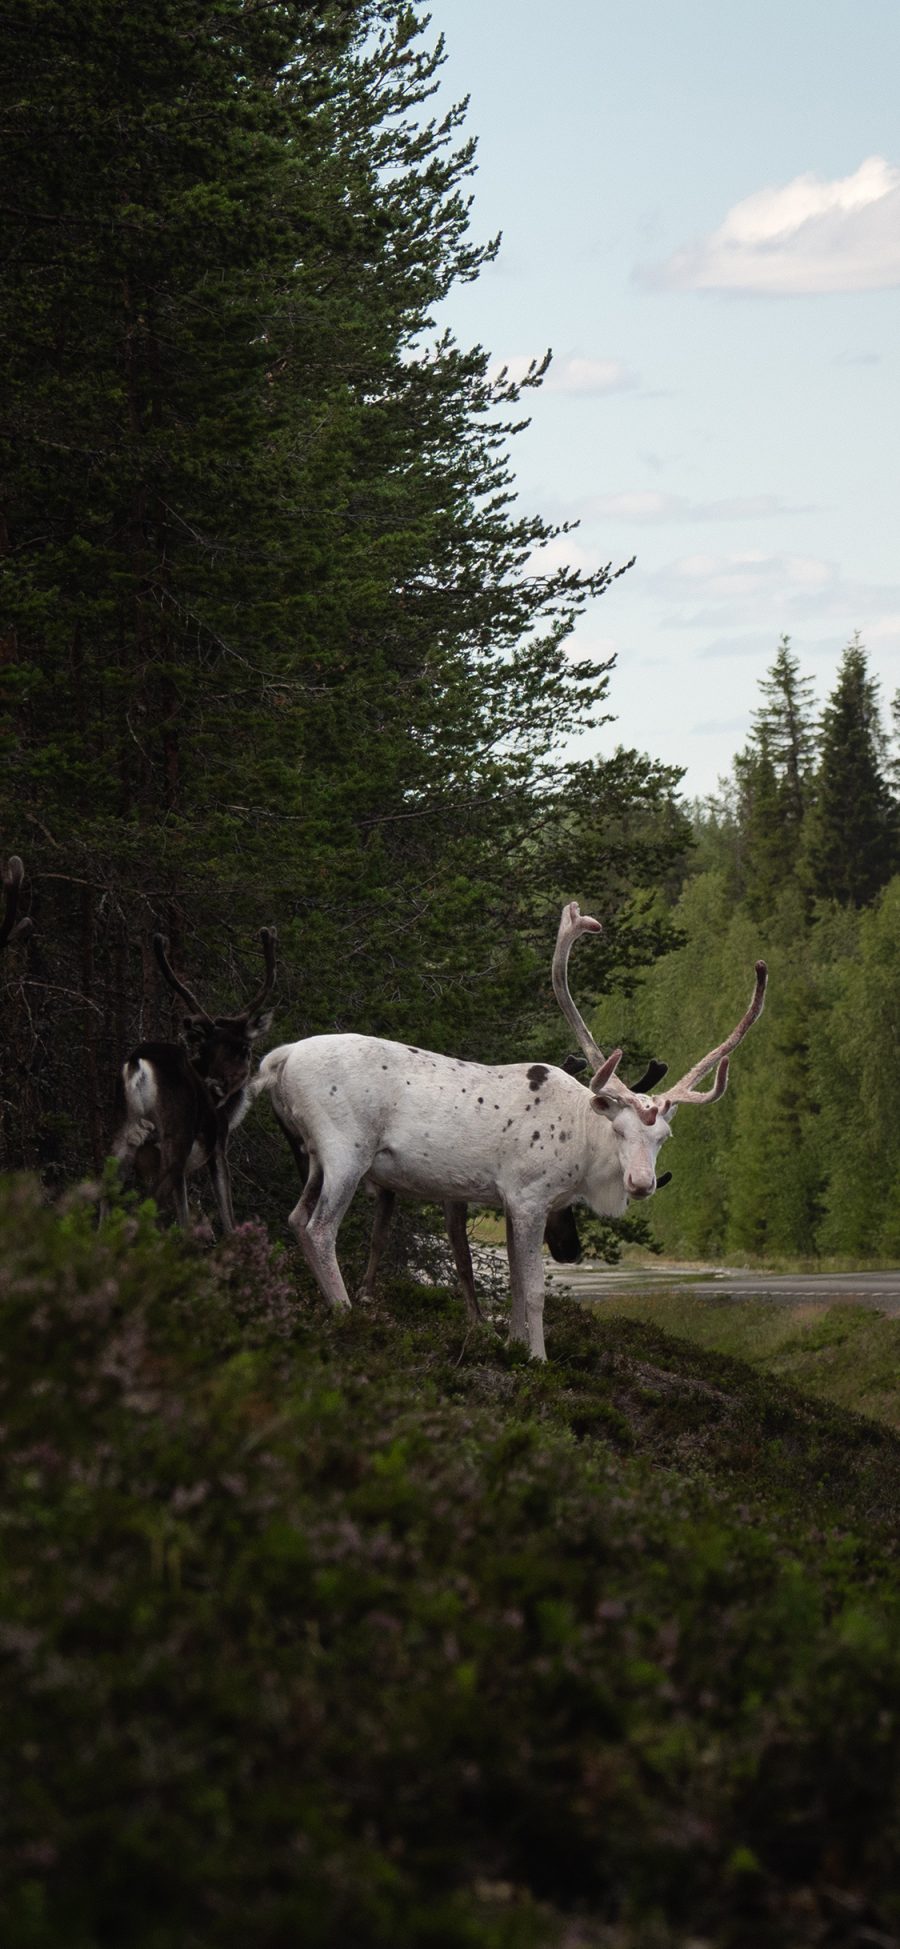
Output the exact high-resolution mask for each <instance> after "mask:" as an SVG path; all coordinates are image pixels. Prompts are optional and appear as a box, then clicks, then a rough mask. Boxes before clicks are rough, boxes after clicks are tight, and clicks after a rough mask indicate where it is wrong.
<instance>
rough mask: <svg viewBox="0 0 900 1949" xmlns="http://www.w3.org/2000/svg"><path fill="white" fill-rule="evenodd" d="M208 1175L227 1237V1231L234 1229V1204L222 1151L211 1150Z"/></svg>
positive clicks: (228, 1172)
mask: <svg viewBox="0 0 900 1949" xmlns="http://www.w3.org/2000/svg"><path fill="white" fill-rule="evenodd" d="M209 1175H210V1177H211V1178H212V1187H213V1191H214V1192H215V1197H216V1204H217V1205H218V1207H219V1217H220V1218H221V1220H222V1230H223V1232H224V1233H225V1234H226V1237H227V1235H228V1233H229V1232H233V1231H234V1206H233V1204H232V1202H231V1172H230V1171H229V1169H228V1159H227V1157H226V1156H225V1152H224V1151H222V1150H218V1149H216V1150H214V1151H213V1154H212V1156H211V1158H210V1160H209Z"/></svg>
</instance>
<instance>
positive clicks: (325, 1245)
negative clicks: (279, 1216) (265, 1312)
mask: <svg viewBox="0 0 900 1949" xmlns="http://www.w3.org/2000/svg"><path fill="white" fill-rule="evenodd" d="M365 1169H368V1164H366V1166H365ZM360 1176H361V1173H360V1169H359V1165H358V1164H357V1163H354V1162H353V1161H351V1160H350V1159H344V1158H341V1159H335V1160H334V1161H333V1162H330V1163H329V1164H328V1165H327V1166H326V1164H325V1163H324V1161H323V1160H322V1159H321V1158H315V1157H313V1156H311V1157H310V1173H309V1178H308V1180H307V1184H306V1189H305V1191H304V1193H303V1196H302V1198H301V1199H300V1202H299V1204H297V1205H295V1207H294V1210H293V1211H292V1212H291V1215H290V1218H289V1219H288V1224H289V1225H290V1227H291V1230H292V1231H293V1233H294V1235H295V1237H296V1240H297V1244H298V1245H299V1247H300V1250H301V1252H302V1253H303V1257H304V1258H305V1260H306V1263H307V1265H308V1266H309V1269H310V1272H311V1273H312V1275H313V1278H314V1279H315V1281H316V1283H317V1285H318V1286H319V1288H320V1290H321V1291H322V1292H323V1293H324V1295H325V1298H326V1299H327V1300H329V1301H330V1303H331V1305H332V1306H333V1307H334V1309H335V1312H337V1313H349V1311H350V1298H349V1294H348V1292H347V1288H346V1286H345V1285H344V1281H343V1277H342V1274H341V1269H340V1266H339V1265H338V1262H337V1252H336V1250H335V1246H336V1243H337V1235H338V1230H339V1228H340V1223H341V1219H342V1218H343V1216H344V1213H345V1211H346V1210H347V1206H348V1205H349V1203H350V1200H351V1198H352V1197H353V1193H354V1191H355V1190H356V1187H357V1185H358V1184H359V1181H360Z"/></svg>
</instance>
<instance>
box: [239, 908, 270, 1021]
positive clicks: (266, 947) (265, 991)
mask: <svg viewBox="0 0 900 1949" xmlns="http://www.w3.org/2000/svg"><path fill="white" fill-rule="evenodd" d="M259 938H260V940H261V942H262V951H263V956H264V958H265V963H266V972H265V975H264V977H263V983H262V987H261V988H260V990H259V993H258V994H257V995H254V997H253V1000H252V1002H248V1004H247V1007H246V1008H244V1009H242V1010H241V1016H240V1019H241V1020H242V1021H245V1022H249V1021H252V1019H253V1017H254V1015H258V1014H259V1011H260V1009H261V1008H262V1006H263V1004H264V1002H267V1001H268V999H269V996H270V995H271V993H272V989H273V988H274V986H275V946H276V943H277V940H278V934H277V931H276V929H275V928H274V927H261V928H260V930H259Z"/></svg>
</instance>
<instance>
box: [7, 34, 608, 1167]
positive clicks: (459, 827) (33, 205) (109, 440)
mask: <svg viewBox="0 0 900 1949" xmlns="http://www.w3.org/2000/svg"><path fill="white" fill-rule="evenodd" d="M424 25H425V23H423V22H422V21H421V20H420V19H419V18H418V17H417V15H416V14H415V12H414V10H413V9H412V8H410V7H409V6H407V5H406V4H404V3H403V0H328V4H325V0H312V4H309V3H308V0H304V3H303V4H301V3H300V0H285V4H283V5H279V6H277V7H269V6H263V7H259V6H256V5H253V4H251V0H221V4H220V5H217V7H216V9H215V10H214V12H213V13H212V14H211V15H209V16H203V15H202V14H198V11H197V8H196V7H195V6H192V5H190V4H188V0H152V4H151V0H130V4H129V5H127V6H125V7H115V8H112V7H108V6H104V5H102V4H100V0H65V4H63V3H62V0H27V4H26V0H11V5H10V7H9V8H8V9H7V14H6V29H7V33H6V41H7V57H6V61H5V64H4V69H3V73H2V77H0V91H2V100H3V119H2V129H3V134H2V153H0V168H2V176H3V182H4V198H3V200H4V202H5V204H6V223H7V229H8V233H9V236H10V240H11V271H10V275H8V277H7V280H6V284H5V287H4V292H3V296H2V299H0V305H2V313H0V330H2V336H3V340H4V343H5V345H6V346H7V348H8V358H7V380H8V387H7V396H8V410H7V412H6V415H5V420H4V428H3V445H4V451H3V479H4V490H3V507H2V524H0V549H2V558H3V559H2V568H3V579H4V614H5V617H6V619H7V625H6V626H7V634H6V636H5V638H4V646H3V660H2V680H3V684H2V700H0V708H2V713H3V718H2V733H3V737H4V745H5V751H6V753H7V759H6V763H5V766H4V770H3V776H2V780H0V831H2V833H3V844H4V848H5V849H6V850H9V849H10V848H12V847H18V849H19V850H20V851H22V852H23V853H25V854H26V856H27V858H28V861H29V868H30V872H31V876H32V882H33V885H34V888H35V902H36V908H37V910H38V918H39V922H40V925H39V927H38V928H37V929H36V930H35V935H34V947H33V954H34V957H35V959H34V962H33V966H32V977H33V979H32V989H31V1009H30V1014H29V1017H28V1022H27V1026H26V1027H24V1028H23V1029H22V1035H23V1037H24V1041H23V1043H22V1045H21V1047H18V1046H17V1049H16V1051H15V1052H14V1056H15V1059H13V1058H12V1057H10V1055H9V1054H8V1056H7V1061H6V1064H5V1068H6V1075H7V1077H8V1078H9V1077H11V1076H16V1077H23V1078H24V1079H25V1080H24V1081H23V1083H22V1088H21V1091H20V1093H19V1096H18V1099H17V1107H16V1109H15V1114H14V1115H13V1118H12V1124H11V1125H10V1130H12V1132H13V1134H12V1136H11V1138H10V1143H11V1150H10V1156H11V1158H12V1159H14V1160H15V1159H23V1158H24V1159H26V1160H29V1161H30V1160H36V1161H39V1162H42V1163H43V1164H45V1165H48V1166H49V1165H51V1164H52V1163H53V1162H54V1161H59V1162H60V1164H62V1163H64V1162H71V1161H74V1160H79V1161H80V1160H82V1159H83V1157H84V1138H85V1130H86V1129H87V1132H88V1135H89V1138H90V1148H91V1149H92V1150H93V1154H94V1157H95V1158H99V1157H100V1156H101V1155H102V1152H103V1144H104V1135H105V1132H104V1127H103V1123H104V1108H105V1103H106V1099H107V1096H108V1091H109V1077H110V1075H111V1074H112V1072H113V1069H114V1066H115V1064H116V1062H117V1061H118V1060H119V1059H120V1057H121V1054H122V1052H123V1049H125V1048H127V1047H128V1044H129V1041H131V1040H134V1039H136V1036H137V1033H138V1031H139V1030H143V1032H144V1033H147V1032H148V1031H153V1030H158V1029H159V1028H160V1027H163V1028H164V1027H165V1026H166V1021H165V1019H164V1020H162V1021H161V1020H160V1018H159V1012H158V1011H159V996H158V989H157V985H156V982H155V977H154V971H153V965H152V960H151V959H150V957H149V955H148V952H147V942H148V937H149V933H150V931H151V929H152V927H153V926H154V925H155V924H158V923H159V921H160V920H161V921H162V922H163V923H164V925H165V926H166V928H167V930H168V932H169V934H170V936H171V937H172V940H173V952H175V953H176V954H182V955H184V956H186V958H187V961H188V964H189V966H190V968H191V971H192V974H193V976H194V977H195V979H196V980H197V981H198V983H203V982H207V983H214V984H215V989H216V994H217V996H218V997H221V1000H220V1003H219V1005H222V1004H224V1003H226V1002H227V1000H228V995H229V991H230V990H231V989H232V988H238V987H240V986H242V985H243V980H244V978H245V972H246V968H247V963H248V958H249V956H250V955H251V954H252V953H253V952H254V949H253V944H252V933H253V929H254V928H255V927H256V926H257V925H258V924H259V923H260V922H263V921H270V920H276V921H277V922H278V924H279V927H280V931H281V936H282V975H281V984H280V993H281V997H282V1004H283V1008H284V1016H283V1023H284V1027H285V1030H286V1032H288V1033H294V1034H296V1033H300V1032H304V1031H305V1030H308V1029H311V1028H328V1027H333V1026H353V1027H359V1028H376V1029H382V1030H387V1031H388V1032H391V1031H392V1030H393V1031H394V1032H397V1033H410V1032H411V1031H413V1030H415V1032H416V1033H417V1034H422V1033H423V1032H424V1030H425V1029H426V1027H427V1029H428V1032H429V1035H431V1036H433V1037H434V1038H435V1039H443V1040H444V1041H445V1042H449V1041H450V1040H451V1039H452V1040H453V1041H454V1042H455V1043H456V1045H457V1046H459V1047H465V1046H470V1047H471V1046H472V1044H473V1043H475V1044H476V1046H477V1047H478V1049H479V1051H480V1052H483V1053H485V1054H489V1053H491V1051H492V1049H500V1048H502V1047H504V1037H508V1035H509V1033H510V1028H511V1025H513V1024H514V1023H515V1020H516V1018H517V1013H518V1012H520V1011H521V1009H522V1007H523V1005H524V1003H525V1002H526V1000H530V998H531V996H532V995H533V992H534V984H535V970H536V963H535V961H534V958H533V955H532V952H531V944H532V942H533V940H534V938H535V929H536V926H537V925H538V924H539V926H540V929H541V930H542V932H543V930H545V926H546V913H545V909H541V910H540V912H538V904H539V903H537V902H536V900H535V898H534V891H535V890H534V887H533V886H531V885H529V883H528V866H527V862H528V861H531V863H532V868H533V862H534V860H535V859H536V857H537V854H536V850H535V847H534V844H533V839H532V835H533V829H534V827H535V826H536V825H537V826H538V828H539V827H540V825H541V824H542V823H543V821H544V819H545V817H546V810H547V804H548V802H549V800H548V795H549V797H550V798H552V784H553V771H552V753H553V749H554V746H555V745H556V744H557V743H558V742H559V740H560V739H562V738H565V737H566V735H567V734H568V733H569V732H570V731H571V730H572V729H573V728H575V727H576V726H577V727H580V728H584V726H585V725H586V724H587V723H590V722H591V721H592V718H593V716H594V715H595V713H596V710H597V708H598V706H599V705H600V704H601V702H602V699H603V696H604V692H605V688H606V681H607V679H606V669H607V666H605V665H603V664H597V663H594V664H591V663H577V664H576V663H574V662H572V661H571V660H570V659H569V658H568V657H567V655H566V648H565V639H566V636H567V633H568V631H569V629H570V628H571V625H572V622H573V619H574V617H575V615H576V614H577V612H578V611H579V609H580V608H581V606H582V605H583V604H584V602H585V601H586V600H587V599H588V598H589V597H590V596H592V595H596V594H599V593H600V592H602V590H603V589H604V588H605V587H606V586H607V584H608V582H609V581H610V579H611V571H610V570H609V569H601V570H600V571H598V572H597V573H596V574H594V575H592V576H588V577H582V576H580V575H579V574H578V573H576V572H574V571H569V570H568V569H566V568H559V569H554V570H550V571H548V572H547V573H546V574H543V573H541V571H540V567H539V566H538V567H535V563H536V562H537V563H538V564H539V561H540V550H541V546H542V544H544V543H545V542H547V541H548V540H550V539H551V538H552V536H553V534H554V532H555V531H554V530H553V529H552V528H550V527H548V525H547V524H546V523H544V522H543V521H542V520H540V518H538V517H531V516H528V515H523V514H520V513H519V512H518V510H517V509H516V508H515V507H514V506H513V501H514V494H513V486H512V476H511V470H510V464H509V459H508V444H509V436H510V433H511V432H513V431H515V430H516V428H517V427H519V426H520V425H521V424H522V419H521V405H520V394H521V392H522V390H523V388H522V387H519V386H516V385H514V384H511V383H509V382H507V381H506V380H500V381H494V380H492V379H491V378H490V377H489V360H488V355H487V353H486V352H485V351H484V350H483V349H482V348H480V347H476V348H475V349H473V350H471V351H465V350H463V349H461V348H460V347H459V346H457V345H456V344H455V343H453V342H452V340H450V339H449V338H447V337H446V336H445V337H438V336H436V334H435V330H434V327H433V322H432V321H433V315H434V307H435V306H436V305H437V304H439V302H440V300H441V299H442V298H443V297H444V296H445V294H446V292H447V291H448V290H449V289H450V287H451V286H452V285H453V284H454V283H455V282H457V281H459V280H467V279H470V278H473V277H475V276H477V274H478V271H479V269H480V268H481V266H482V265H483V264H484V263H485V261H486V260H487V259H488V258H489V257H490V256H491V254H492V249H493V246H491V245H487V246H484V247H483V246H479V245H477V244H474V243H473V242H472V240H471V238H470V236H469V232H468V198H467V193H466V182H467V177H468V176H469V174H470V173H471V169H472V163H473V150H472V144H471V143H470V142H468V141H467V140H466V139H465V138H464V136H463V135H462V132H461V124H462V111H461V110H460V109H451V110H449V111H448V112H447V113H446V114H441V113H438V114H436V115H435V114H433V113H432V110H431V108H430V106H429V104H430V102H431V98H432V96H433V94H434V91H435V88H436V86H437V83H438V79H439V74H440V67H441V61H442V49H441V45H440V43H438V44H437V46H436V47H429V46H428V45H426V43H425V42H424V40H423V32H424ZM540 374H541V368H540V366H539V365H536V366H535V368H534V370H533V372H532V373H531V374H530V375H529V377H528V378H527V379H526V380H525V382H524V390H525V392H526V393H527V390H528V387H529V386H530V385H532V384H535V383H538V381H539V379H540ZM542 795H543V796H542ZM523 861H525V862H526V870H525V873H524V874H522V873H521V872H519V871H518V870H517V869H518V868H519V867H521V865H522V862H523ZM567 890H568V889H565V888H564V889H562V891H567ZM545 892H546V894H547V897H548V899H549V901H550V902H551V903H552V900H553V899H554V898H555V897H557V896H556V892H555V890H554V889H547V890H545ZM499 918H502V919H503V921H504V923H505V924H504V926H503V927H502V928H500V927H498V926H497V924H496V923H497V920H498V919H499ZM489 923H492V924H490V925H489ZM141 950H142V954H143V959H142V961H141ZM2 1032H3V1033H6V1034H11V1033H12V1031H11V1030H10V1029H9V1026H8V1024H7V1028H6V1030H5V1031H2Z"/></svg>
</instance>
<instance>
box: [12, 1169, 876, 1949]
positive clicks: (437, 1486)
mask: <svg viewBox="0 0 900 1949" xmlns="http://www.w3.org/2000/svg"><path fill="white" fill-rule="evenodd" d="M0 1228H2V1236H3V1239H4V1254H3V1264H2V1269H0V1386H2V1393H0V1423H2V1430H0V1454H2V1459H3V1464H4V1470H5V1475H6V1491H5V1500H4V1516H3V1539H2V1541H3V1552H2V1625H0V1654H2V1659H0V1665H2V1680H0V1684H2V1707H3V1724H4V1740H3V1748H2V1759H0V1807H2V1839H0V1874H2V1881H3V1913H4V1931H3V1939H4V1943H5V1944H6V1945H8V1949H51V1946H52V1949H57V1946H58V1945H60V1944H62V1943H65V1945H66V1949H101V1946H102V1949H106V1946H107V1945H109V1946H110V1949H131V1946H132V1945H134V1949H176V1946H177V1949H201V1946H202V1949H219V1946H220V1945H221V1946H222V1949H238V1945H240V1949H246V1945H248V1944H252V1945H253V1949H281V1945H288V1944H290V1945H301V1944H302V1945H303V1949H326V1945H327V1949H332V1945H336V1944H340V1945H344V1944H346V1945H348V1946H349V1949H419V1945H422V1949H432V1946H433V1949H438V1945H440V1949H445V1946H446V1949H537V1945H540V1944H545V1943H546V1944H552V1945H559V1949H563V1945H565V1946H566V1949H579V1946H580V1945H598V1949H601V1946H602V1949H676V1946H677V1949H688V1945H689V1944H690V1945H692V1949H699V1945H704V1944H705V1945H723V1949H751V1945H752V1949H757V1945H759V1944H760V1943H763V1942H765V1943H766V1945H774V1949H797V1946H798V1945H806V1944H810V1945H812V1944H828V1945H832V1946H834V1949H842V1946H843V1945H847V1946H848V1949H850V1946H851V1945H852V1946H853V1949H857V1945H858V1949H862V1945H864V1944H869V1945H872V1944H878V1943H881V1944H885V1943H886V1944H890V1943H893V1942H894V1941H895V1939H897V1938H898V1935H900V1890H898V1884H897V1876H896V1861H897V1858H898V1841H900V1834H898V1793H900V1787H898V1782H900V1768H898V1765H897V1758H898V1754H897V1724H898V1710H900V1637H898V1630H897V1625H898V1621H900V1618H898V1608H900V1607H898V1550H897V1545H898V1515H897V1510H898V1489H900V1443H898V1441H897V1440H896V1438H895V1437H894V1436H893V1435H892V1434H891V1433H890V1432H889V1431H887V1430H885V1429H882V1428H879V1427H877V1426H875V1425H874V1424H871V1423H868V1422H866V1421H864V1420H863V1419H862V1418H861V1417H859V1416H855V1415H851V1414H847V1413H844V1412H840V1411H838V1410H836V1409H832V1408H829V1407H825V1406H821V1405H819V1404H816V1403H814V1402H812V1401H810V1400H808V1399H805V1398H804V1397H803V1396H801V1395H800V1394H798V1393H796V1392H794V1391H793V1390H792V1389H791V1388H790V1387H788V1386H785V1385H784V1384H782V1383H781V1382H779V1381H777V1380H773V1379H771V1378H769V1377H766V1376H763V1375H759V1374H756V1373H754V1372H752V1371H751V1370H750V1369H749V1368H748V1367H746V1366H745V1365H743V1364H741V1363H739V1362H736V1361H733V1360H730V1359H726V1358H724V1357H721V1356H717V1355H714V1354H709V1353H706V1352H704V1351H703V1350H701V1349H699V1348H696V1347H691V1346H689V1345H687V1344H686V1343H685V1342H683V1341H676V1340H673V1339H672V1338H670V1337H668V1336H666V1335H665V1334H663V1333H660V1332H659V1331H657V1330H654V1329H652V1328H649V1327H646V1326H644V1325H642V1324H641V1323H639V1322H636V1321H633V1320H626V1319H612V1318H609V1319H604V1320H602V1321H601V1320H598V1319H596V1318H593V1317H591V1316H590V1315H589V1314H588V1313H586V1312H585V1311H584V1310H581V1309H579V1308H578V1307H577V1306H575V1305H574V1304H572V1303H569V1302H565V1301H561V1300H558V1299H554V1300H553V1301H551V1304H550V1306H549V1308H548V1335H547V1338H548V1350H549V1355H550V1364H549V1365H548V1366H547V1367H545V1368H537V1367H534V1366H532V1365H531V1364H529V1363H528V1362H527V1361H526V1360H525V1359H524V1358H523V1355H522V1353H521V1351H520V1350H518V1349H516V1348H511V1347H510V1346H509V1345H508V1344H507V1342H506V1339H505V1336H504V1330H503V1327H502V1325H501V1327H500V1328H499V1330H492V1329H488V1328H486V1329H484V1330H479V1331H478V1332H476V1333H473V1332H471V1331H469V1330H467V1327H466V1323H465V1319H464V1315H463V1312H462V1309H461V1307H460V1306H459V1304H458V1303H457V1301H456V1300H455V1298H454V1297H453V1296H452V1295H451V1294H449V1293H448V1292H446V1291H443V1290H441V1289H429V1288H423V1287H420V1286H417V1285H415V1284H413V1283H412V1282H410V1281H404V1280H401V1279H395V1280H394V1281H393V1282H392V1285H391V1289H390V1291H389V1292H388V1293H387V1294H386V1295H385V1298H384V1300H383V1302H382V1304H381V1305H380V1306H379V1307H378V1308H377V1309H371V1310H367V1311H364V1310H362V1309H360V1308H357V1309H355V1310H354V1312H353V1314H352V1316H351V1317H350V1318H349V1319H348V1320H347V1321H337V1322H336V1321H334V1320H332V1319H331V1318H330V1317H328V1316H326V1314H325V1313H324V1311H323V1310H322V1308H321V1306H320V1305H319V1304H318V1303H317V1302H316V1301H315V1300H314V1299H313V1298H312V1296H311V1295H310V1293H309V1292H308V1291H307V1290H306V1289H305V1288H301V1287H300V1286H299V1285H298V1284H297V1283H296V1282H297V1273H296V1268H295V1266H294V1263H293V1261H292V1260H291V1259H289V1258H288V1257H286V1256H283V1255H281V1254H279V1253H274V1254H273V1253H272V1252H271V1251H270V1249H269V1246H268V1243H267V1241H266V1239H265V1236H264V1234H263V1233H262V1232H261V1231H260V1229H259V1228H258V1227H254V1226H247V1227H242V1228H241V1230H240V1231H239V1232H238V1234H237V1235H236V1236H235V1238H234V1239H233V1240H231V1241H230V1242H228V1243H227V1244H226V1245H223V1246H220V1247H219V1248H217V1249H216V1250H215V1251H214V1252H209V1251H208V1250H201V1248H200V1247H199V1245H198V1244H196V1243H192V1242H191V1241H182V1240H180V1239H179V1238H178V1237H177V1235H175V1234H170V1235H168V1236H166V1235H161V1234H159V1233H158V1231H157V1230H156V1227H155V1225H154V1223H153V1221H152V1217H151V1216H149V1215H148V1214H146V1213H143V1214H142V1213H128V1212H120V1213H119V1214H118V1215H117V1216H116V1217H115V1218H114V1219H113V1221H112V1223H111V1224H110V1225H109V1226H108V1227H107V1229H106V1230H105V1231H104V1232H103V1233H102V1234H100V1235H99V1236H98V1235H97V1233H96V1232H95V1229H94V1212H93V1208H92V1205H91V1204H90V1201H89V1200H88V1199H87V1197H85V1198H84V1199H82V1200H79V1199H75V1200H74V1201H73V1202H72V1203H71V1205H70V1207H69V1209H68V1210H65V1211H63V1212H60V1211H56V1212H54V1211H51V1210H49V1209H47V1208H45V1207H44V1206H43V1205H42V1204H41V1203H40V1200H39V1197H38V1194H37V1192H36V1190H35V1189H34V1188H33V1187H32V1186H31V1185H29V1184H28V1183H26V1182H23V1181H17V1182H13V1183H10V1184H7V1185H6V1186H5V1187H4V1188H3V1189H2V1191H0Z"/></svg>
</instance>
